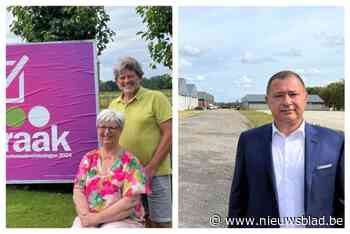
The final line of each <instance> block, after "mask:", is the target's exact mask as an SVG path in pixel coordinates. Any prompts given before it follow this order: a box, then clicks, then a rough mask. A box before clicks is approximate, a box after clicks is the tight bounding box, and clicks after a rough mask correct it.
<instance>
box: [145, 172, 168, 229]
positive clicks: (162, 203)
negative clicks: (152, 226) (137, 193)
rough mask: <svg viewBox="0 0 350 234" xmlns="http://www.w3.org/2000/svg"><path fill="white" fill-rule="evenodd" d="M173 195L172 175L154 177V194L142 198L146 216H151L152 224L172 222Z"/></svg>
mask: <svg viewBox="0 0 350 234" xmlns="http://www.w3.org/2000/svg"><path fill="white" fill-rule="evenodd" d="M171 193H172V187H171V175H165V176H154V177H153V178H152V193H151V194H149V195H147V196H143V197H142V200H143V204H144V207H145V211H146V214H148V215H149V219H150V220H151V221H152V222H155V223H169V222H171V220H172V219H171V213H172V209H171V207H172V196H171Z"/></svg>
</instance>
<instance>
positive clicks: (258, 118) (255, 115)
mask: <svg viewBox="0 0 350 234" xmlns="http://www.w3.org/2000/svg"><path fill="white" fill-rule="evenodd" d="M239 112H240V113H241V114H243V115H244V116H245V117H246V118H247V119H248V120H249V125H250V126H249V127H251V128H256V127H260V126H262V125H264V124H267V123H271V122H272V115H269V114H266V113H263V112H259V111H254V110H240V111H239Z"/></svg>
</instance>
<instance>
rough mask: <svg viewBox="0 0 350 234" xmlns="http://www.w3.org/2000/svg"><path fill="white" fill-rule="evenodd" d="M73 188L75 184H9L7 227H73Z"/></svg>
mask: <svg viewBox="0 0 350 234" xmlns="http://www.w3.org/2000/svg"><path fill="white" fill-rule="evenodd" d="M72 187H73V185H72V184H50V185H7V186H6V227H8V228H65V227H70V226H71V225H72V223H73V219H74V217H75V210H74V204H73V199H72Z"/></svg>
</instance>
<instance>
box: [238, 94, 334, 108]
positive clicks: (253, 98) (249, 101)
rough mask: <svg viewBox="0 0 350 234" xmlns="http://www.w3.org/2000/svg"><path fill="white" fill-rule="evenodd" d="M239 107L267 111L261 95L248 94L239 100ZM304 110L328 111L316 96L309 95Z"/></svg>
mask: <svg viewBox="0 0 350 234" xmlns="http://www.w3.org/2000/svg"><path fill="white" fill-rule="evenodd" d="M241 107H242V108H243V109H250V110H268V109H269V108H268V106H267V104H266V101H265V95H263V94H248V95H246V96H244V97H243V98H242V99H241ZM305 110H318V111H322V110H329V109H328V108H327V107H326V106H325V104H324V101H323V100H322V99H321V98H320V97H319V96H318V95H309V99H308V102H307V105H306V107H305Z"/></svg>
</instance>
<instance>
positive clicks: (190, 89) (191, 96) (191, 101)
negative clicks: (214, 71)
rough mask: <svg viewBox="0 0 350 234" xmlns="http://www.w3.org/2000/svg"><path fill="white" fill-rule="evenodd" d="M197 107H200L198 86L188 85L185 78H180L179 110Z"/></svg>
mask: <svg viewBox="0 0 350 234" xmlns="http://www.w3.org/2000/svg"><path fill="white" fill-rule="evenodd" d="M196 106H198V94H197V88H196V86H195V85H194V84H187V83H186V79H184V78H179V110H180V111H182V110H191V109H194V108H195V107H196Z"/></svg>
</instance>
